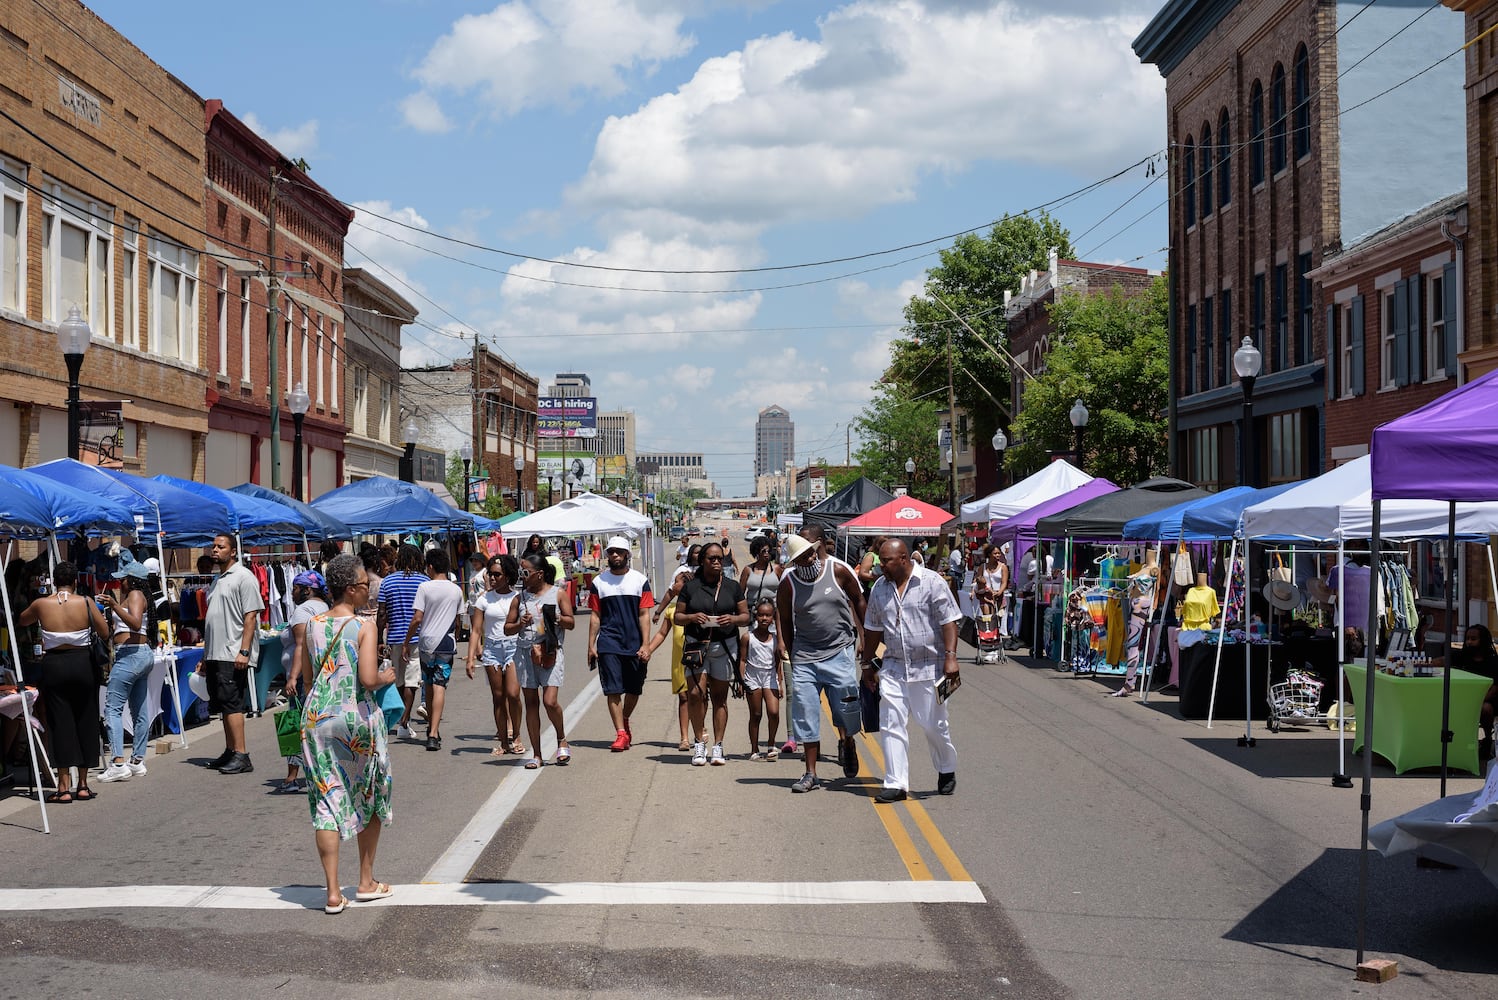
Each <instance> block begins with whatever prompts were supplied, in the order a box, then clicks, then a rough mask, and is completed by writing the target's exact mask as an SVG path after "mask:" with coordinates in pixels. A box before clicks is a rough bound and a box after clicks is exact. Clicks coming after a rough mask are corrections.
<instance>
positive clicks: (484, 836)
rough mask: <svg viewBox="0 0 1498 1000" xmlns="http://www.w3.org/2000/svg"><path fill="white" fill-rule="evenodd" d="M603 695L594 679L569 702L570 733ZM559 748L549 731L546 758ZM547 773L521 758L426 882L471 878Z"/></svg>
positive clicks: (565, 722) (543, 752)
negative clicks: (493, 841)
mask: <svg viewBox="0 0 1498 1000" xmlns="http://www.w3.org/2000/svg"><path fill="white" fill-rule="evenodd" d="M601 695H602V690H601V689H600V688H599V686H598V682H597V680H596V679H595V678H593V677H591V676H590V677H589V678H588V681H587V683H586V684H585V685H584V687H583V690H582V691H580V692H579V693H578V695H577V697H576V698H573V699H572V700H571V701H570V702H568V703H567V708H566V709H565V710H564V711H563V712H562V724H563V725H564V726H565V727H566V729H567V732H569V733H570V732H573V731H574V730H576V729H577V723H578V720H579V719H581V718H582V717H583V714H584V713H585V712H587V710H588V709H589V708H591V707H592V705H593V703H594V702H595V701H597V700H598V699H599V697H600V696H601ZM556 749H557V737H556V733H554V732H548V733H547V735H546V738H545V739H544V740H543V741H542V745H541V748H540V751H541V757H542V759H543V760H548V761H549V760H551V758H552V755H553V754H555V753H556ZM532 752H534V748H532ZM543 770H544V769H540V770H534V771H527V770H526V769H525V767H524V766H523V765H522V764H521V763H520V759H518V758H517V760H516V763H515V764H514V765H513V770H512V771H511V773H510V776H509V777H507V778H505V779H504V780H503V781H501V782H500V783H499V787H498V788H496V789H494V791H493V792H492V793H490V795H489V797H488V798H487V799H485V800H484V804H483V805H481V806H479V808H478V811H477V812H475V813H474V814H473V818H472V819H470V820H469V821H468V823H467V825H465V826H464V827H463V829H462V831H460V832H459V833H458V836H457V837H456V838H454V840H453V842H452V843H451V844H449V845H448V846H447V850H445V851H443V852H442V855H441V856H440V857H439V858H437V861H436V862H435V863H434V864H433V865H432V867H431V868H429V869H428V870H427V873H426V874H425V875H424V876H422V879H421V880H422V882H424V883H425V882H434V883H447V882H461V881H463V880H464V879H465V878H467V877H468V873H469V871H471V870H472V868H473V866H474V865H475V864H476V863H477V862H478V859H479V855H480V854H482V853H483V852H484V848H485V847H487V846H488V845H489V841H490V840H491V839H493V837H494V834H495V833H497V832H498V831H499V828H500V827H501V826H503V825H504V821H505V820H506V819H509V817H510V814H511V813H512V812H514V811H515V807H516V806H518V805H520V800H521V799H523V798H525V793H526V792H528V791H530V787H531V785H532V784H533V783H534V782H535V780H536V779H537V778H539V777H540V776H541V774H542V773H543Z"/></svg>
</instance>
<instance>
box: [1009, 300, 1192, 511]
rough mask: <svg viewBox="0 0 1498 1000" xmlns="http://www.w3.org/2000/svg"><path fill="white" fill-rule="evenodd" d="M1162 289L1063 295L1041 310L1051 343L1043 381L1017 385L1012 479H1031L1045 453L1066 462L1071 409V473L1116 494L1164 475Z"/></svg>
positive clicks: (1166, 382)
mask: <svg viewBox="0 0 1498 1000" xmlns="http://www.w3.org/2000/svg"><path fill="white" fill-rule="evenodd" d="M1168 301H1169V298H1168V291H1167V285H1166V280H1165V278H1164V277H1163V276H1162V277H1160V278H1157V279H1155V281H1154V282H1153V283H1152V284H1151V285H1150V288H1149V290H1148V291H1147V292H1146V293H1145V294H1143V295H1138V296H1133V297H1129V296H1125V295H1124V294H1123V292H1122V291H1121V290H1120V289H1118V288H1114V289H1113V290H1112V291H1109V292H1107V293H1104V294H1101V295H1063V296H1061V297H1060V298H1059V299H1058V300H1057V301H1056V302H1055V303H1054V304H1053V305H1052V306H1051V322H1052V326H1053V328H1054V330H1055V334H1054V336H1053V338H1052V341H1051V353H1050V354H1049V355H1048V356H1047V358H1046V368H1045V371H1044V372H1042V373H1041V374H1039V375H1037V376H1036V377H1035V378H1034V379H1033V380H1031V381H1030V382H1028V383H1027V384H1026V385H1025V396H1024V406H1023V407H1022V408H1021V411H1020V414H1019V416H1018V417H1017V418H1016V419H1015V421H1014V424H1013V428H1012V429H1013V434H1012V435H1011V436H1012V437H1013V438H1014V440H1015V443H1014V444H1013V445H1011V446H1010V448H1009V450H1008V451H1006V452H1005V453H1004V461H1005V463H1006V464H1007V465H1008V466H1009V468H1010V469H1011V470H1013V471H1014V472H1015V473H1016V474H1017V475H1018V474H1020V473H1022V472H1024V471H1029V470H1034V469H1037V468H1039V467H1040V466H1041V464H1042V463H1043V462H1045V460H1046V453H1047V452H1049V451H1065V452H1070V451H1071V449H1072V447H1073V431H1072V426H1071V419H1070V416H1069V414H1070V412H1071V408H1072V405H1073V403H1074V402H1075V401H1076V400H1078V399H1080V400H1082V401H1083V403H1085V404H1086V405H1087V409H1088V413H1089V419H1088V422H1087V429H1086V433H1085V437H1084V443H1083V451H1084V454H1083V455H1082V460H1081V463H1080V465H1081V467H1082V468H1083V469H1085V470H1086V471H1087V472H1089V473H1091V474H1092V475H1095V476H1106V477H1107V478H1109V479H1111V480H1113V481H1114V482H1116V483H1118V484H1119V485H1121V486H1124V485H1128V484H1130V483H1134V482H1138V481H1139V480H1141V479H1147V478H1149V477H1150V476H1153V475H1160V474H1162V473H1164V472H1165V471H1166V468H1167V466H1168V464H1169V463H1168V455H1167V438H1166V435H1167V434H1168V427H1167V422H1166V416H1165V413H1166V407H1167V404H1168V402H1169V399H1168V396H1169V392H1170V362H1169V356H1168V336H1169V334H1168V331H1167V328H1166V317H1167V308H1168Z"/></svg>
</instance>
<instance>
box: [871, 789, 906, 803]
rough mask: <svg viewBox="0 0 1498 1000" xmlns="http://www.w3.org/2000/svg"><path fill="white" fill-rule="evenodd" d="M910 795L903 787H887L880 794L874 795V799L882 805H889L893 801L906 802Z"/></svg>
mask: <svg viewBox="0 0 1498 1000" xmlns="http://www.w3.org/2000/svg"><path fill="white" fill-rule="evenodd" d="M908 797H909V796H907V795H906V794H905V789H903V788H885V789H882V790H881V791H880V792H879V794H878V795H876V796H874V801H875V802H878V803H880V804H882V805H888V804H889V803H891V802H904V801H905V800H906V799H907V798H908Z"/></svg>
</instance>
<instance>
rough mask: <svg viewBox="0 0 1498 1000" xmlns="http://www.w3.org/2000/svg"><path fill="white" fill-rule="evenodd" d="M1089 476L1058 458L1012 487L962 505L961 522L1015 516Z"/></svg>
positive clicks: (1084, 481) (1067, 491)
mask: <svg viewBox="0 0 1498 1000" xmlns="http://www.w3.org/2000/svg"><path fill="white" fill-rule="evenodd" d="M1091 479H1092V477H1091V476H1089V475H1088V474H1087V473H1085V472H1083V471H1082V470H1081V469H1079V468H1077V467H1076V466H1075V465H1072V464H1071V463H1070V462H1068V461H1066V460H1065V459H1057V460H1056V461H1054V462H1052V463H1050V464H1049V465H1047V466H1046V467H1045V468H1043V469H1041V470H1040V471H1039V472H1037V473H1035V474H1033V475H1030V476H1026V477H1025V478H1024V479H1021V480H1020V481H1019V482H1017V483H1015V484H1014V485H1013V486H1008V487H1005V488H1004V489H1002V490H999V491H998V492H997V493H990V494H989V495H988V496H986V497H981V498H979V499H977V500H974V501H972V502H971V503H965V504H963V505H962V523H963V524H979V523H982V522H991V521H998V520H1002V519H1003V518H1008V517H1014V516H1015V515H1016V514H1023V513H1024V512H1025V511H1027V510H1030V509H1032V508H1034V507H1035V506H1037V505H1039V504H1042V503H1045V502H1046V501H1047V500H1051V499H1054V498H1055V497H1058V496H1061V495H1062V494H1064V493H1070V492H1071V491H1072V490H1074V489H1076V488H1077V487H1078V486H1081V485H1082V484H1083V483H1086V482H1089V481H1090V480H1091Z"/></svg>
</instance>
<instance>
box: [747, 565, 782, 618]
mask: <svg viewBox="0 0 1498 1000" xmlns="http://www.w3.org/2000/svg"><path fill="white" fill-rule="evenodd" d="M779 589H780V577H778V576H776V575H775V570H774V568H773V566H772V568H770V569H766V570H758V569H755V568H754V567H753V566H751V567H749V586H748V587H746V588H745V590H744V596H745V597H746V598H748V601H749V611H750V614H751V615H752V614H753V612H754V606H755V605H756V604H758V603H759V602H760V601H762V600H764V599H765V598H769V599H770V600H772V601H773V600H775V593H776V591H778V590H779Z"/></svg>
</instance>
